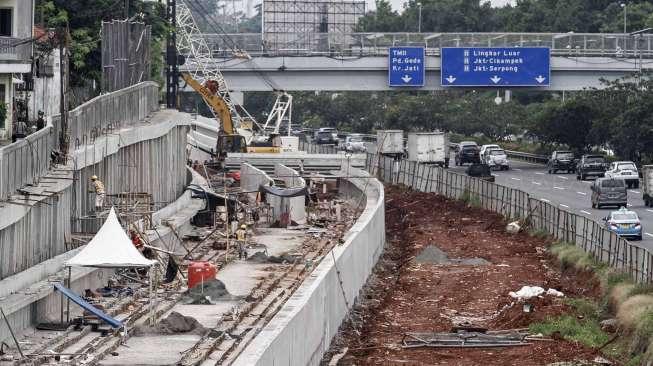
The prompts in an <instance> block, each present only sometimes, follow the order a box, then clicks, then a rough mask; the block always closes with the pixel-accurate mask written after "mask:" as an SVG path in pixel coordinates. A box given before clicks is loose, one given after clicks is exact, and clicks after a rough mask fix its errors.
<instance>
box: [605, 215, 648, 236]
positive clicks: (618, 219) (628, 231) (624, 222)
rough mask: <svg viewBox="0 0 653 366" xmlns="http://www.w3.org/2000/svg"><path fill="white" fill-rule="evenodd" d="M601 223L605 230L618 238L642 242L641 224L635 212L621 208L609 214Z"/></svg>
mask: <svg viewBox="0 0 653 366" xmlns="http://www.w3.org/2000/svg"><path fill="white" fill-rule="evenodd" d="M603 221H604V222H605V227H606V229H608V230H609V231H612V232H613V233H615V234H617V235H619V236H622V237H627V238H633V239H635V240H642V222H641V221H640V220H639V217H638V216H637V212H635V211H630V210H628V209H626V208H625V207H622V208H620V209H619V210H617V211H612V212H610V215H609V216H607V217H605V218H604V219H603Z"/></svg>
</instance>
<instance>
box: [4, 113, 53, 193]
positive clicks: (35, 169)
mask: <svg viewBox="0 0 653 366" xmlns="http://www.w3.org/2000/svg"><path fill="white" fill-rule="evenodd" d="M55 141H56V139H55V138H54V133H53V127H52V126H48V127H46V128H44V129H42V130H40V131H37V132H36V133H33V134H31V135H29V136H27V137H26V138H24V139H21V140H18V141H16V142H14V143H12V144H9V145H7V146H5V147H3V148H0V199H2V200H6V199H7V198H9V196H10V195H11V194H12V193H14V192H15V191H16V190H17V189H18V188H20V187H24V186H25V185H28V184H37V183H38V180H39V178H40V177H42V176H44V175H45V174H46V173H47V171H48V168H49V167H50V152H51V151H52V150H53V148H54V143H55Z"/></svg>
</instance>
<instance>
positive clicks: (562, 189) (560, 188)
mask: <svg viewBox="0 0 653 366" xmlns="http://www.w3.org/2000/svg"><path fill="white" fill-rule="evenodd" d="M553 189H559V190H561V191H564V190H565V189H564V188H562V187H553Z"/></svg>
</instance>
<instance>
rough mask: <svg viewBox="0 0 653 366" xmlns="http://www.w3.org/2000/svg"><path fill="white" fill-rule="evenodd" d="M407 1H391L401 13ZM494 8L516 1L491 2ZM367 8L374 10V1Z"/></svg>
mask: <svg viewBox="0 0 653 366" xmlns="http://www.w3.org/2000/svg"><path fill="white" fill-rule="evenodd" d="M406 1H407V0H390V4H392V8H393V9H395V10H398V11H401V10H402V9H403V8H404V7H403V5H404V3H405V2H406ZM489 1H490V2H491V3H492V5H493V6H503V5H506V4H508V3H513V4H514V3H515V0H489ZM367 8H368V10H372V9H374V0H367Z"/></svg>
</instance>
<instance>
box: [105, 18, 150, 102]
mask: <svg viewBox="0 0 653 366" xmlns="http://www.w3.org/2000/svg"><path fill="white" fill-rule="evenodd" d="M151 29H152V27H151V26H149V25H145V24H143V23H136V22H128V21H124V20H113V21H111V22H102V91H103V92H112V91H114V90H119V89H122V88H126V87H128V86H131V85H134V84H137V83H140V82H143V81H146V80H150V63H151V57H150V38H151Z"/></svg>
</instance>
